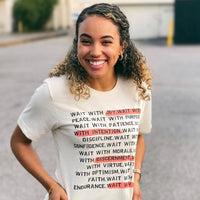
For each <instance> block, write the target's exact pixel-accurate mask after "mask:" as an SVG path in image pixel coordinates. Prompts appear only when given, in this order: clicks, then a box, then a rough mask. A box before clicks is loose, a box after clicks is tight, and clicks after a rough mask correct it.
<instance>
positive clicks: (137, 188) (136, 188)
mask: <svg viewBox="0 0 200 200" xmlns="http://www.w3.org/2000/svg"><path fill="white" fill-rule="evenodd" d="M133 200H142V194H141V191H140V185H139V182H137V181H136V182H134V191H133Z"/></svg>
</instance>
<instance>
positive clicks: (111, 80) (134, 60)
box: [11, 3, 151, 200]
mask: <svg viewBox="0 0 200 200" xmlns="http://www.w3.org/2000/svg"><path fill="white" fill-rule="evenodd" d="M150 90H151V74H150V71H149V67H148V65H147V63H146V59H145V57H144V56H143V55H142V54H141V53H140V52H139V51H138V50H137V48H136V47H135V46H134V44H133V43H132V41H131V40H130V36H129V23H128V21H127V18H126V16H125V15H124V14H123V13H122V12H121V10H120V9H119V7H117V6H115V5H110V4H105V3H102V4H95V5H93V6H90V7H88V8H85V9H84V10H83V11H82V12H81V14H80V16H79V17H78V19H77V22H76V34H75V38H74V41H73V46H72V48H71V50H70V52H69V54H68V55H67V56H66V58H65V60H64V61H63V62H61V63H60V64H58V65H57V66H56V67H55V68H54V69H53V71H52V72H51V73H50V77H49V78H47V79H46V80H45V81H44V83H43V84H42V85H41V86H40V87H39V88H38V89H37V90H36V91H35V93H34V95H33V96H32V98H31V100H30V102H29V104H28V105H27V107H26V108H25V110H24V111H23V112H22V113H21V115H20V117H19V119H18V125H17V127H16V129H15V131H14V133H13V136H12V139H11V147H12V150H13V152H14V154H15V155H16V157H17V159H18V160H19V161H20V162H21V164H22V165H23V166H24V167H25V168H26V169H27V170H28V171H29V172H30V173H31V174H32V175H33V176H34V177H35V178H36V179H37V180H38V181H39V182H40V183H41V184H42V185H43V186H44V187H45V188H46V190H47V191H48V194H47V195H46V197H45V200H47V199H50V200H83V199H84V200H85V199H87V200H98V199H104V200H110V199H115V200H122V199H124V200H141V191H140V186H139V181H140V176H141V168H142V162H143V158H144V152H145V142H144V137H143V134H146V133H149V132H150V131H151V91H150ZM50 131H51V132H52V133H53V137H54V141H55V146H56V150H57V155H58V165H57V169H56V180H54V179H53V178H52V177H51V176H50V175H49V174H48V173H47V172H46V170H45V169H44V168H43V166H42V164H41V162H40V160H39V158H38V156H37V154H36V152H35V150H34V149H33V148H32V145H31V143H32V141H36V140H38V139H40V138H41V137H42V136H43V135H45V134H48V133H49V132H50Z"/></svg>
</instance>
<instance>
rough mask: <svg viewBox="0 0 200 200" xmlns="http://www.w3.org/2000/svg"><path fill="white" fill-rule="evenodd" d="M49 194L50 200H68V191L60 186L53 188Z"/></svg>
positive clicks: (56, 185)
mask: <svg viewBox="0 0 200 200" xmlns="http://www.w3.org/2000/svg"><path fill="white" fill-rule="evenodd" d="M50 190H51V191H50V192H49V200H68V197H67V193H66V191H65V190H64V189H63V188H62V187H61V186H60V185H59V184H58V183H56V184H55V185H53V186H52V188H51V189H50Z"/></svg>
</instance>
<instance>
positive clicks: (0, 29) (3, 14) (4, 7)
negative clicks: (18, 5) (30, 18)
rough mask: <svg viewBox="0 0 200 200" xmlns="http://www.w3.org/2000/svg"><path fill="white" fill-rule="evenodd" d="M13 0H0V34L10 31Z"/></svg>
mask: <svg viewBox="0 0 200 200" xmlns="http://www.w3.org/2000/svg"><path fill="white" fill-rule="evenodd" d="M14 1H15V0H0V34H1V33H10V32H12V8H13V4H14Z"/></svg>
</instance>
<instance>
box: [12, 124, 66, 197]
mask: <svg viewBox="0 0 200 200" xmlns="http://www.w3.org/2000/svg"><path fill="white" fill-rule="evenodd" d="M31 143H32V141H31V140H30V139H28V138H27V137H26V136H25V135H24V134H23V132H22V131H21V129H20V127H19V126H17V127H16V128H15V130H14V133H13V135H12V137H11V149H12V151H13V153H14V155H15V156H16V158H17V159H18V161H19V162H20V163H21V164H22V166H23V167H24V168H25V169H26V170H27V171H28V172H29V173H30V174H32V175H33V176H34V177H35V178H36V179H37V180H38V181H39V182H40V183H41V184H42V185H43V186H44V187H45V188H46V190H47V191H49V190H50V188H51V194H50V198H49V199H51V200H67V199H68V198H67V195H66V193H65V191H64V189H63V188H62V187H60V186H59V184H57V183H56V181H55V180H54V179H52V178H51V177H50V175H49V174H48V173H47V172H46V170H45V169H44V168H43V166H42V164H41V162H40V159H39V157H38V155H37V153H36V152H35V150H34V149H33V147H32V144H31ZM52 186H53V187H52Z"/></svg>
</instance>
